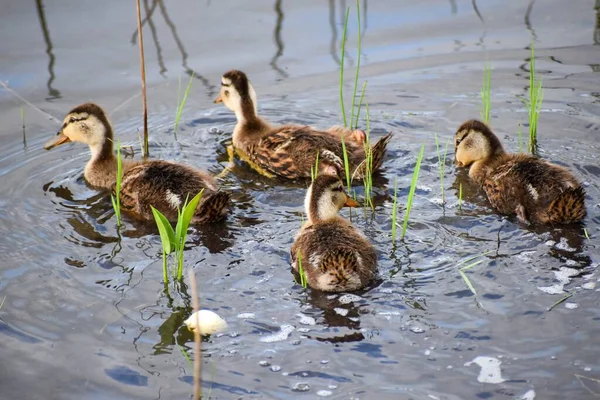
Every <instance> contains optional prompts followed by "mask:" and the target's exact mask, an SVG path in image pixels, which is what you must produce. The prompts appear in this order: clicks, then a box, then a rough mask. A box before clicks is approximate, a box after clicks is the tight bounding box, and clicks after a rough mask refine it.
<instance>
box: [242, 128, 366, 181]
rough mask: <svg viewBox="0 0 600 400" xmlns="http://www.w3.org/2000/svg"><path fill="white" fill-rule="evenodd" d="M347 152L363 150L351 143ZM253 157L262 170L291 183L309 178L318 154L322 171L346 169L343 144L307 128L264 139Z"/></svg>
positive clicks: (279, 130) (268, 136)
mask: <svg viewBox="0 0 600 400" xmlns="http://www.w3.org/2000/svg"><path fill="white" fill-rule="evenodd" d="M346 148H347V151H348V152H349V153H352V152H355V151H356V150H357V149H359V147H358V146H356V145H355V144H354V143H347V144H346ZM250 153H251V157H252V161H253V162H255V163H256V164H258V165H259V166H260V167H262V168H264V169H266V170H267V171H269V172H271V173H273V174H276V175H279V176H283V177H285V178H289V179H296V178H309V177H310V173H311V167H313V168H314V165H315V162H316V157H317V154H319V170H323V169H325V168H328V167H333V168H335V170H336V171H338V172H339V170H340V168H342V166H343V150H342V143H341V140H340V139H339V138H338V137H335V136H333V135H331V134H329V133H325V132H320V131H315V130H313V129H311V128H309V127H305V126H286V127H283V128H278V129H277V130H276V131H273V132H272V133H270V134H267V135H266V136H264V137H263V138H262V139H261V140H260V141H259V142H258V143H257V144H256V145H255V146H253V147H252V148H251V151H250ZM342 169H343V168H342Z"/></svg>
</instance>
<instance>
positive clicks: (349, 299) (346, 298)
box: [338, 294, 362, 304]
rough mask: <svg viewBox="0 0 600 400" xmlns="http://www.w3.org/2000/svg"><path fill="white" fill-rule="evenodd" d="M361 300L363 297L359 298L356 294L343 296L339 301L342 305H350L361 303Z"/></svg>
mask: <svg viewBox="0 0 600 400" xmlns="http://www.w3.org/2000/svg"><path fill="white" fill-rule="evenodd" d="M361 300H362V297H360V296H357V295H355V294H343V295H341V296H340V298H339V299H338V301H339V302H340V303H341V304H349V303H354V302H358V301H361Z"/></svg>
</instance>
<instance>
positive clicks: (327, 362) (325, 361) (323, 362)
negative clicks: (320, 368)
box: [321, 360, 329, 364]
mask: <svg viewBox="0 0 600 400" xmlns="http://www.w3.org/2000/svg"><path fill="white" fill-rule="evenodd" d="M321 364H329V360H321Z"/></svg>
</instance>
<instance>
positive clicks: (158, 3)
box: [131, 0, 216, 97]
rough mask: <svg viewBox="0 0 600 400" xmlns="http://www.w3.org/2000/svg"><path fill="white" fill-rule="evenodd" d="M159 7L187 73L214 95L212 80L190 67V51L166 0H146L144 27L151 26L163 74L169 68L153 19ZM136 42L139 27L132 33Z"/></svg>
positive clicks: (133, 40)
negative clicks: (149, 0)
mask: <svg viewBox="0 0 600 400" xmlns="http://www.w3.org/2000/svg"><path fill="white" fill-rule="evenodd" d="M157 7H158V9H159V10H160V13H161V14H162V17H163V19H164V20H165V23H166V24H167V26H168V27H169V30H170V31H171V35H172V36H173V40H174V41H175V43H176V44H177V49H178V50H179V52H180V54H181V65H182V66H183V68H184V70H185V73H186V74H187V75H188V76H190V77H194V78H196V79H198V80H199V81H200V82H202V85H203V86H204V87H205V88H206V91H207V96H208V97H212V96H214V95H215V93H216V92H215V86H214V85H212V84H211V83H210V81H209V80H208V79H206V78H205V77H204V75H202V74H200V73H198V71H196V70H194V69H192V68H190V67H189V65H188V57H189V55H188V52H187V51H186V49H185V46H184V44H183V41H182V40H181V38H180V37H179V34H178V33H177V26H176V25H175V23H174V22H173V20H172V19H171V17H170V16H169V14H168V12H167V7H166V6H165V4H164V0H153V1H152V5H150V6H149V5H148V0H144V10H145V13H146V16H145V17H144V18H143V19H142V28H143V26H144V24H146V23H148V26H149V27H150V30H151V33H152V40H153V42H154V46H155V47H156V52H157V59H158V65H159V67H160V73H161V75H162V76H163V77H164V73H165V72H167V68H166V66H165V63H164V61H163V57H162V50H161V46H160V42H159V36H158V32H157V30H156V27H155V25H154V22H153V20H152V18H153V16H154V12H155V11H156V8H157ZM136 43H137V29H135V30H134V32H133V34H132V35H131V44H132V45H136Z"/></svg>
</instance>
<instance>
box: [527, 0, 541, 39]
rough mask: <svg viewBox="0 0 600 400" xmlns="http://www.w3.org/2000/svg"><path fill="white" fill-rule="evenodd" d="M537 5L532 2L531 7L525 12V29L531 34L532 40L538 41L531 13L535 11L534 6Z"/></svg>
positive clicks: (533, 0)
mask: <svg viewBox="0 0 600 400" xmlns="http://www.w3.org/2000/svg"><path fill="white" fill-rule="evenodd" d="M534 4H535V0H531V1H530V2H529V5H528V6H527V10H526V11H525V17H524V22H525V27H526V28H527V30H528V31H529V32H530V33H531V39H532V40H534V41H536V40H538V37H537V34H536V33H535V29H533V25H531V12H532V11H533V5H534Z"/></svg>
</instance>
